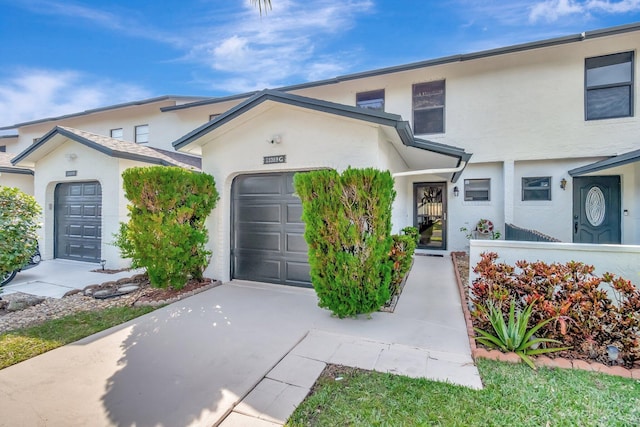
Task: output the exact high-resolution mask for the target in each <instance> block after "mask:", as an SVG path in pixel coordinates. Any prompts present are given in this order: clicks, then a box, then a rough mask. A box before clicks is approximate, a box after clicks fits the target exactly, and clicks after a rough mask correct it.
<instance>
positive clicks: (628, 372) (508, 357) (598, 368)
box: [451, 252, 640, 380]
mask: <svg viewBox="0 0 640 427" xmlns="http://www.w3.org/2000/svg"><path fill="white" fill-rule="evenodd" d="M457 255H466V253H465V252H451V259H452V261H453V268H454V270H455V275H456V282H457V283H458V291H459V292H460V300H461V301H462V311H463V312H464V319H465V321H466V322H467V333H468V334H469V345H470V346H471V355H472V356H473V359H474V360H477V359H478V358H483V359H489V360H498V361H501V362H508V363H521V362H522V359H520V356H518V355H517V354H515V353H503V352H501V351H500V350H487V349H484V348H479V347H477V346H476V340H475V336H476V334H475V331H474V330H473V321H472V320H471V312H470V311H469V306H468V305H467V296H466V294H465V291H464V285H463V284H462V280H461V279H460V273H458V262H457V260H456V256H457ZM533 359H534V364H535V365H536V366H538V367H541V366H544V367H547V368H562V369H581V370H583V371H591V372H602V373H603V374H607V375H615V376H618V377H623V378H632V379H635V380H640V369H627V368H624V367H622V366H607V365H604V364H602V363H598V362H587V361H586V360H582V359H576V360H573V359H565V358H562V357H557V358H553V359H552V358H550V357H547V356H537V357H535V358H533Z"/></svg>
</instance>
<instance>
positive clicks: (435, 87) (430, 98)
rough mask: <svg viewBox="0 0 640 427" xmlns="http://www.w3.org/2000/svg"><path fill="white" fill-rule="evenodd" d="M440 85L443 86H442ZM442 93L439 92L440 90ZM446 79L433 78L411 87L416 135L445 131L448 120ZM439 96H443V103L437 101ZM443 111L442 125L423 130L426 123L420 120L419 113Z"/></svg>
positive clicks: (414, 131)
mask: <svg viewBox="0 0 640 427" xmlns="http://www.w3.org/2000/svg"><path fill="white" fill-rule="evenodd" d="M439 86H442V88H440V87H439ZM440 91H441V92H442V93H439V92H440ZM446 95H447V83H446V80H444V79H443V80H433V81H430V82H423V83H416V84H414V85H413V86H412V88H411V109H412V116H413V133H414V134H416V135H430V134H441V133H445V129H446V126H445V122H446ZM437 97H441V98H442V102H441V103H435V102H434V100H435V98H437ZM438 111H442V114H441V116H442V118H441V120H442V121H441V122H440V123H439V124H440V126H439V127H437V128H436V129H432V130H429V131H427V130H423V127H424V125H423V124H422V122H421V120H419V117H420V116H419V114H420V113H423V112H430V113H433V112H436V113H437V112H438Z"/></svg>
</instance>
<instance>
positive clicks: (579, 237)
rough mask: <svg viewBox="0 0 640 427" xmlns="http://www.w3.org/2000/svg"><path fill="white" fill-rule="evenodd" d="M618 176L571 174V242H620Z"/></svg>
mask: <svg viewBox="0 0 640 427" xmlns="http://www.w3.org/2000/svg"><path fill="white" fill-rule="evenodd" d="M620 215H621V205H620V177H619V176H586V177H576V178H573V242H574V243H620V242H621V232H620V218H621V216H620Z"/></svg>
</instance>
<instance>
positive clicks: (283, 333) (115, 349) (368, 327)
mask: <svg viewBox="0 0 640 427" xmlns="http://www.w3.org/2000/svg"><path fill="white" fill-rule="evenodd" d="M455 286H456V285H455V282H454V274H453V267H452V263H451V261H450V259H449V258H433V257H422V256H416V260H415V263H414V267H413V269H412V271H411V274H410V277H409V281H408V283H407V285H406V287H405V290H404V293H403V295H402V297H401V298H400V302H399V303H398V306H397V307H396V311H395V313H393V314H390V313H374V314H372V315H371V317H370V318H368V317H366V316H362V317H361V318H358V319H337V318H334V317H332V316H331V315H330V313H329V312H328V311H326V310H323V309H320V308H318V307H317V298H316V295H315V293H314V291H313V290H309V289H298V288H289V287H283V286H278V285H268V284H261V283H252V282H238V281H233V282H230V283H227V284H224V285H222V286H219V287H216V288H214V289H211V290H209V291H206V292H203V293H200V294H198V295H195V296H193V297H190V298H187V299H185V300H182V301H179V302H177V303H174V304H171V305H170V306H167V307H165V308H163V309H160V310H157V311H155V312H153V313H150V314H148V315H145V316H143V317H140V318H138V319H134V320H133V321H130V322H128V323H126V324H123V325H120V326H117V327H115V328H112V329H110V330H107V331H104V332H102V333H99V334H96V335H94V336H91V337H88V338H86V339H83V340H81V341H78V342H76V343H73V344H70V345H67V346H64V347H61V348H59V349H56V350H53V351H51V352H49V353H45V354H43V355H41V356H38V357H35V358H33V359H31V360H28V361H25V362H22V363H20V364H17V365H14V366H11V367H9V368H6V369H4V370H1V371H0V384H1V386H0V414H2V415H1V416H0V425H2V426H20V425H25V426H26V425H29V426H63V425H64V426H87V425H100V426H137V427H140V426H167V427H168V426H211V425H215V424H218V423H220V422H224V424H225V425H273V424H271V423H273V422H275V423H276V424H277V423H281V422H283V421H284V420H285V419H286V416H287V415H286V414H287V413H290V410H292V406H293V407H295V404H297V402H299V400H301V399H302V398H304V395H303V394H304V393H300V392H298V395H299V396H297V397H296V398H295V399H294V400H293V402H294V403H293V404H292V403H291V402H292V401H291V399H288V398H286V399H285V398H284V397H283V396H285V394H286V393H285V391H284V389H285V388H287V386H289V385H294V386H295V387H298V385H297V384H296V383H297V381H296V378H297V377H300V376H305V375H308V372H307V373H304V372H302V371H300V372H299V373H298V374H292V372H296V370H295V369H291V370H288V371H289V372H288V374H289V375H288V377H289V378H290V379H289V380H287V379H286V377H287V372H280V373H278V372H275V371H278V369H274V367H276V368H277V365H278V364H279V363H283V362H285V361H287V360H290V359H291V358H292V357H294V358H297V360H299V361H300V360H302V361H304V364H305V366H309V369H312V370H313V371H314V375H315V376H317V373H319V368H320V367H321V366H320V365H318V364H317V363H315V362H317V361H324V362H330V363H333V362H345V363H344V364H349V362H351V361H352V359H353V365H354V366H360V365H361V362H362V363H364V365H362V366H365V365H366V366H367V367H369V368H376V369H378V370H386V371H391V372H398V370H397V369H395V368H396V367H394V366H393V365H394V363H396V364H404V365H407V364H408V365H409V366H408V367H405V368H407V369H408V371H407V372H410V373H411V372H413V371H412V370H414V371H415V370H416V369H418V372H417V373H416V375H413V376H425V377H432V378H435V379H439V380H448V381H452V382H456V383H460V384H466V385H467V386H471V387H475V388H479V387H481V383H480V379H479V376H478V373H477V370H476V368H475V366H473V363H472V361H471V356H470V349H469V343H468V338H467V334H466V325H465V322H464V319H463V315H462V311H461V307H460V299H459V297H458V292H457V289H456V287H455ZM309 340H311V341H309ZM327 343H329V344H327ZM331 343H333V344H331ZM314 348H315V353H314V352H313V349H314ZM372 351H373V353H372ZM385 351H387V353H384V352H385ZM319 352H322V353H324V354H322V355H320V354H319ZM383 354H386V355H387V356H388V357H387V358H386V359H385V360H384V361H382V359H383V357H382V355H383ZM409 354H411V356H408V355H409ZM392 355H395V356H393V357H391V356H392ZM364 359H367V360H364ZM324 362H323V363H324ZM382 362H383V363H382ZM422 365H424V369H422V368H421V366H422ZM380 367H381V368H380ZM421 369H422V370H421ZM429 369H430V370H431V374H429ZM285 371H286V369H285ZM316 371H318V372H316ZM405 371H406V369H405ZM274 372H275V373H274ZM399 372H404V371H402V370H400V371H399ZM282 376H284V377H285V379H283V380H282V381H281V383H282V384H283V385H282V386H281V387H280V388H277V387H278V385H277V384H275V383H273V381H274V380H273V379H272V377H276V379H277V378H278V377H282ZM265 377H266V378H265ZM274 384H275V385H274ZM256 386H257V387H256ZM264 390H266V393H267V394H269V393H271V394H273V395H274V396H271V397H264V396H263V395H262V394H260V393H262V392H263V391H264ZM269 390H271V391H269ZM278 390H279V391H278ZM302 390H303V391H304V388H303V389H302ZM256 393H257V395H256ZM256 396H257V397H256ZM285 397H286V396H285ZM243 399H244V401H243ZM278 399H280V401H282V400H285V401H286V402H285V403H287V404H288V405H289V408H288V409H286V410H284V412H283V409H282V408H277V407H276V406H277V405H274V404H273V402H276V403H277V401H278ZM261 402H262V403H261ZM265 402H266V403H265ZM232 411H233V412H232ZM229 414H231V415H230V416H229V417H228V418H227V419H226V421H224V420H225V418H226V417H227V416H228V415H229ZM265 420H267V421H265Z"/></svg>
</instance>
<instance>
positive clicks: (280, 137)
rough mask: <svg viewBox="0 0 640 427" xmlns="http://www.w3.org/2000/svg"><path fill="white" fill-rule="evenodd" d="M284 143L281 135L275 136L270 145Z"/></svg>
mask: <svg viewBox="0 0 640 427" xmlns="http://www.w3.org/2000/svg"><path fill="white" fill-rule="evenodd" d="M281 142H282V136H280V135H273V137H272V138H271V139H270V140H269V143H271V144H280V143H281Z"/></svg>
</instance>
